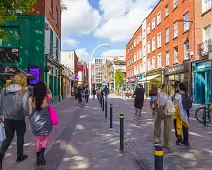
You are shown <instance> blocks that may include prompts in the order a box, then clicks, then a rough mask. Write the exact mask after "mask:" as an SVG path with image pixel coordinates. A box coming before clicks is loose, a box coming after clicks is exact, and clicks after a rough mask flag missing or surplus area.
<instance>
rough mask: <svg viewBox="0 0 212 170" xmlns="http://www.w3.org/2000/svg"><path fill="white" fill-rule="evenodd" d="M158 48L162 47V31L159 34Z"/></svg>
mask: <svg viewBox="0 0 212 170" xmlns="http://www.w3.org/2000/svg"><path fill="white" fill-rule="evenodd" d="M157 40H158V48H160V47H161V45H162V33H161V32H160V33H159V34H158V39H157Z"/></svg>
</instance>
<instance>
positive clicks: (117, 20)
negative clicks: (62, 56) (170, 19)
mask: <svg viewBox="0 0 212 170" xmlns="http://www.w3.org/2000/svg"><path fill="white" fill-rule="evenodd" d="M158 1H159V0H63V3H64V4H65V5H66V7H67V10H66V11H63V12H62V51H68V50H75V51H76V53H77V55H78V57H79V58H80V59H82V60H83V61H85V62H88V61H89V56H90V54H91V53H92V51H93V50H94V49H95V47H97V46H98V45H100V44H108V45H109V46H110V47H109V48H107V47H105V46H102V47H101V48H99V49H98V50H97V51H96V52H95V54H94V58H100V57H102V58H105V57H107V56H125V55H126V52H125V47H126V44H127V43H128V42H129V40H130V39H131V38H132V36H133V34H134V33H135V31H136V30H137V29H138V27H139V26H140V25H141V23H142V21H143V20H144V19H145V18H146V17H147V15H148V14H149V13H150V11H151V10H152V9H153V8H154V6H155V5H156V4H157V2H158Z"/></svg>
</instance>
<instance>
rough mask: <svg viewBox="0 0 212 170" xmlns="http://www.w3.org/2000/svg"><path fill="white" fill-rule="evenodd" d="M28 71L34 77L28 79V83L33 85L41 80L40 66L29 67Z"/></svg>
mask: <svg viewBox="0 0 212 170" xmlns="http://www.w3.org/2000/svg"><path fill="white" fill-rule="evenodd" d="M29 71H30V73H31V74H32V75H33V76H35V77H36V79H35V80H30V84H31V85H35V84H37V83H38V82H40V80H41V68H39V67H36V68H30V69H29Z"/></svg>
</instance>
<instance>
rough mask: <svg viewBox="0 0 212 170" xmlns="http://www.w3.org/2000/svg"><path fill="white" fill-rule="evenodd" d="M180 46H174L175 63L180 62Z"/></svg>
mask: <svg viewBox="0 0 212 170" xmlns="http://www.w3.org/2000/svg"><path fill="white" fill-rule="evenodd" d="M178 62H179V60H178V46H176V47H174V63H176V64H177V63H178Z"/></svg>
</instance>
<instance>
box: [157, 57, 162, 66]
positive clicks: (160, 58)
mask: <svg viewBox="0 0 212 170" xmlns="http://www.w3.org/2000/svg"><path fill="white" fill-rule="evenodd" d="M161 67H162V56H161V54H158V68H161Z"/></svg>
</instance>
